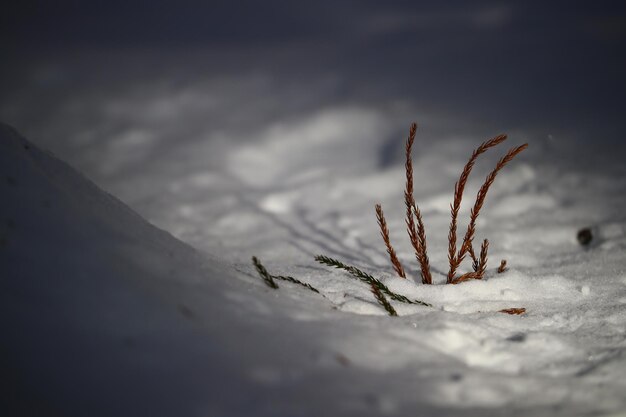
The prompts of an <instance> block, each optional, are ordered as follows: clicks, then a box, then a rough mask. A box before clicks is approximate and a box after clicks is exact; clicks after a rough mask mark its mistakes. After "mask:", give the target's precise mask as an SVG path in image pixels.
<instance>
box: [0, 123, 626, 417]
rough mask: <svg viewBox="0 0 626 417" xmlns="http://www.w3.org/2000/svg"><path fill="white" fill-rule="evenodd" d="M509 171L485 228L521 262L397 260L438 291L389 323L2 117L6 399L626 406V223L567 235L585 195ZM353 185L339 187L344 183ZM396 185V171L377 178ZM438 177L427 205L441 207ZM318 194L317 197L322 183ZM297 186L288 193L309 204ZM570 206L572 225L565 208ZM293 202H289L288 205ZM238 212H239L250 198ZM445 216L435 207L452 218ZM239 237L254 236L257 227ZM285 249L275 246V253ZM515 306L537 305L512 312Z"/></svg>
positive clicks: (295, 405)
mask: <svg viewBox="0 0 626 417" xmlns="http://www.w3.org/2000/svg"><path fill="white" fill-rule="evenodd" d="M433 164H436V161H435V162H433ZM524 172H526V171H524V170H523V169H521V170H518V171H517V174H518V175H517V176H516V178H520V177H522V178H524ZM393 174H394V175H395V174H397V172H394V173H393ZM538 177H541V176H539V175H537V174H536V173H534V172H532V171H531V173H530V174H528V175H526V178H530V179H533V180H535V179H537V178H538ZM558 177H559V176H557V175H555V176H553V177H551V179H550V181H552V183H553V184H555V182H557V181H560V182H559V183H558V187H556V188H558V189H561V190H563V187H567V184H570V187H571V186H572V185H571V184H572V183H573V184H575V186H576V187H578V189H579V190H582V191H581V192H582V193H583V194H582V196H581V197H580V199H581V200H584V199H585V197H586V196H591V195H594V194H593V193H592V192H591V191H589V193H588V194H584V192H585V190H593V192H595V193H600V194H601V195H602V193H605V194H609V193H610V194H611V195H615V194H614V193H615V191H616V190H622V189H623V188H624V185H623V184H622V183H621V182H617V183H610V184H606V183H602V182H600V183H598V182H593V181H591V180H590V181H588V182H584V181H581V180H580V179H579V178H576V177H571V176H569V177H567V176H561V177H560V180H559V178H558ZM542 178H543V177H542ZM346 181H351V180H350V179H346ZM509 181H513V182H512V183H509V186H511V187H509V188H511V189H513V190H515V193H514V194H511V195H507V194H502V195H500V197H499V198H498V200H497V201H496V202H495V203H494V208H493V210H492V212H491V213H492V214H493V215H494V216H495V217H494V218H496V219H497V220H498V221H497V223H498V224H496V225H493V224H488V225H485V227H486V228H487V230H488V232H489V234H490V237H491V236H492V235H493V234H494V233H495V236H494V241H496V242H497V241H499V242H501V244H502V247H503V248H504V250H505V251H507V253H506V255H507V257H508V258H509V259H510V265H512V267H511V270H510V271H508V272H507V273H505V274H501V275H496V274H495V273H494V272H493V271H491V272H489V271H488V276H487V278H488V279H487V280H485V281H481V282H468V283H464V284H461V285H458V286H445V285H434V286H427V287H425V286H422V285H416V284H414V283H413V282H410V281H405V280H400V279H398V278H394V277H393V276H392V275H391V274H389V273H388V271H383V272H381V274H382V276H383V279H384V280H385V282H386V283H387V285H389V286H390V288H392V289H394V290H395V291H398V292H401V293H403V294H405V295H407V296H414V297H416V298H420V299H425V300H426V301H428V302H430V303H432V304H433V305H434V306H435V307H434V308H427V307H423V306H410V307H406V308H404V309H402V308H401V307H400V308H398V312H399V313H400V315H401V317H398V318H390V317H387V316H384V311H382V310H381V309H380V306H377V304H376V302H375V300H373V299H371V294H369V291H368V289H367V288H363V287H362V285H360V284H359V283H358V282H356V283H355V282H353V281H350V279H349V278H347V277H345V275H343V274H342V273H341V272H340V271H327V270H324V269H320V268H318V267H316V266H315V265H311V266H310V267H302V266H296V267H292V266H290V264H291V262H290V260H289V259H286V260H285V261H284V263H281V262H278V261H279V259H277V258H276V257H275V258H274V259H271V262H270V264H269V265H268V267H270V269H272V271H271V272H276V273H281V272H284V271H283V270H281V268H284V270H285V271H288V272H293V273H294V274H299V277H300V278H302V279H303V280H306V281H307V282H314V283H315V284H316V286H317V287H318V288H320V290H321V292H322V293H323V294H324V295H325V297H322V296H319V295H317V294H314V293H312V292H309V291H306V290H303V289H302V288H300V287H297V286H294V285H289V284H283V285H281V288H280V289H279V290H278V291H274V290H272V289H270V288H268V287H266V286H265V285H264V284H263V282H262V281H261V280H260V279H259V278H258V277H257V276H256V275H255V274H254V273H253V269H252V268H251V266H249V265H246V264H243V263H239V264H237V265H236V266H233V265H231V264H229V263H226V262H224V261H221V260H220V259H217V258H214V257H212V256H210V255H207V254H205V253H201V252H198V251H196V250H195V249H193V248H192V247H190V246H188V245H186V244H185V243H182V242H181V241H179V240H177V239H175V238H174V237H172V236H171V235H170V234H168V233H167V232H164V231H162V230H160V229H158V228H156V227H154V226H153V225H151V224H150V223H148V222H147V221H145V220H144V219H142V218H141V217H140V216H139V215H137V214H136V213H135V212H133V211H132V210H131V209H129V208H128V207H126V206H125V205H124V204H123V203H121V202H120V201H118V200H117V199H116V198H114V197H112V196H111V195H109V194H107V193H105V192H103V191H102V190H100V189H99V188H98V187H97V186H95V185H94V184H93V183H91V182H90V181H89V180H87V179H85V178H84V177H83V176H82V175H81V174H80V173H78V172H77V171H75V170H73V169H72V168H70V167H69V166H67V165H66V164H65V163H63V162H61V161H59V160H58V159H56V158H55V157H54V156H52V155H50V154H48V153H46V152H43V151H41V150H39V149H37V148H36V147H35V146H34V145H33V144H31V143H29V142H28V141H27V140H25V139H24V138H22V137H20V136H19V135H18V134H17V133H16V132H15V131H13V130H12V129H11V128H9V127H7V126H4V125H2V126H0V195H1V198H2V204H1V205H0V222H1V223H0V324H1V329H2V339H1V341H0V370H1V375H2V378H1V380H2V385H3V395H2V397H1V398H0V414H2V415H63V416H87V415H88V416H137V415H151V416H173V415H176V416H252V415H254V416H320V415H336V416H339V415H359V416H369V415H372V416H374V415H398V416H406V415H412V416H419V415H424V416H448V415H450V416H452V415H467V416H489V415H494V416H496V415H504V414H506V415H532V416H543V415H546V416H547V415H562V416H575V415H590V414H593V415H599V414H607V413H608V414H607V415H609V414H610V413H618V412H619V411H623V410H624V409H625V408H626V399H625V398H626V380H625V379H624V377H623V375H624V374H626V360H625V358H624V352H625V351H626V325H625V324H624V323H626V275H625V273H624V270H625V268H626V265H625V261H624V257H623V249H624V247H625V244H624V236H623V234H620V233H619V230H623V226H624V223H623V222H621V221H620V220H619V219H618V220H616V222H615V223H612V224H608V225H606V224H604V225H602V226H601V229H599V230H601V231H603V232H602V233H604V234H605V240H604V241H601V242H600V244H598V245H596V246H594V247H592V248H591V249H589V250H582V249H581V248H580V247H579V246H578V245H577V243H576V241H575V234H572V233H571V232H572V231H571V229H572V225H573V224H574V223H575V222H576V221H577V220H579V219H580V217H581V213H580V211H576V210H574V211H572V210H569V209H568V208H567V207H568V206H567V204H566V203H569V204H570V205H573V200H572V199H571V198H570V200H569V201H568V200H566V199H565V198H564V197H563V195H565V194H567V193H566V192H565V191H563V195H560V194H558V193H553V192H551V191H550V190H547V189H546V188H545V187H543V186H542V185H545V184H543V183H542V182H541V181H539V180H537V182H538V183H539V186H538V187H529V186H528V181H530V180H528V181H526V182H525V183H522V184H520V185H519V186H517V187H516V186H515V184H514V181H515V180H509ZM355 184H356V181H355V183H354V184H349V185H346V184H345V182H344V183H337V184H336V185H331V187H336V188H334V189H331V190H330V195H331V198H332V194H333V193H336V192H338V191H337V190H338V189H340V188H341V187H344V188H348V189H354V187H356V185H355ZM511 184H512V185H511ZM598 184H600V185H602V184H604V185H605V187H604V188H602V187H601V186H600V187H599V186H598ZM388 185H389V183H388V182H386V179H385V178H383V179H382V185H381V187H380V188H388ZM307 187H308V186H307ZM310 187H313V188H314V189H318V188H319V184H312V185H310ZM298 188H300V191H299V192H301V193H302V194H305V193H307V192H308V191H311V189H310V188H309V189H306V187H304V188H302V185H297V187H295V188H294V189H292V190H288V191H287V193H292V194H293V193H297V191H296V190H297V189H298ZM327 191H328V184H325V187H324V192H327ZM439 191H440V190H435V192H433V193H432V194H431V198H429V199H427V200H426V202H425V204H424V206H425V207H427V210H434V211H435V214H436V213H437V210H438V209H437V207H439V206H440V204H438V201H439V200H438V199H439V198H440V197H439V196H440V192H439ZM281 193H282V194H280V193H274V194H273V195H274V196H277V197H276V198H277V199H276V198H275V199H274V200H271V198H272V194H271V193H268V194H267V196H266V197H264V199H260V200H259V201H260V203H259V204H260V207H261V209H262V210H266V211H269V212H272V213H273V214H276V211H277V209H276V207H277V204H278V203H284V199H281V198H279V197H280V196H284V194H285V191H284V190H283V191H281ZM309 195H310V197H309V198H311V199H317V200H319V199H320V193H317V194H315V193H312V194H309ZM297 197H298V196H297V195H296V198H294V199H292V200H290V201H293V202H300V201H302V200H301V199H300V198H297ZM574 200H575V199H574ZM272 201H274V202H273V203H272ZM607 201H609V200H607ZM611 201H612V202H615V201H617V202H618V203H619V202H623V201H624V198H623V197H621V198H618V199H617V200H611ZM277 202H278V203H277ZM359 203H360V202H359ZM283 206H284V204H283V205H281V204H278V207H279V208H280V209H281V210H283V209H284V207H283ZM355 206H356V205H355ZM350 207H352V208H354V206H352V205H351V206H350ZM350 207H345V209H346V210H350V209H351V208H350ZM429 207H430V209H429ZM614 207H619V204H614ZM557 209H558V210H561V211H562V215H561V216H560V217H559V218H560V219H561V220H562V223H555V220H554V217H551V216H550V213H551V212H553V211H556V210H557ZM281 210H278V212H280V213H285V212H286V213H288V212H290V210H291V206H288V207H287V209H286V210H283V211H282V212H281ZM568 210H569V211H568ZM611 210H613V212H614V213H615V212H616V211H615V208H612V209H611ZM609 211H610V210H609ZM280 213H279V214H280ZM522 213H526V214H527V213H531V214H533V215H532V217H530V218H529V217H528V215H526V217H524V216H523V215H522ZM229 215H230V216H236V215H237V212H236V207H234V208H233V211H231V212H230V213H229ZM444 215H445V210H444V211H442V213H441V218H442V219H443V218H445V216H444ZM437 216H438V215H437ZM437 216H435V215H433V216H431V220H433V219H434V221H435V224H439V223H441V224H445V221H441V222H438V220H437V219H438V217H437ZM511 218H517V219H520V218H521V220H518V223H515V222H511V221H510V219H511ZM372 219H373V217H372ZM212 221H213V222H216V221H217V220H215V219H213V220H212ZM371 222H372V224H373V223H374V221H373V220H371ZM352 224H354V222H353V223H352ZM507 224H508V225H510V226H503V225H507ZM393 227H397V225H393ZM507 227H508V228H507ZM520 228H523V230H524V233H523V234H522V233H519V229H520ZM372 229H373V230H374V232H375V227H374V226H373V227H372ZM615 230H617V232H615V233H613V235H611V231H615ZM574 231H575V228H574ZM238 233H239V237H240V238H241V237H242V236H245V230H241V231H239V232H238ZM600 235H601V233H600ZM296 236H297V235H296ZM274 238H276V239H278V238H280V235H276V236H274ZM233 242H236V241H233ZM435 242H436V243H437V241H435ZM241 243H242V247H245V245H243V243H244V241H243V240H241ZM349 246H350V243H349V242H348V243H346V247H349ZM248 249H249V248H246V249H245V250H244V251H243V252H245V251H247V250H248ZM257 249H261V248H260V247H257ZM280 249H281V248H276V247H274V248H267V247H266V248H264V250H265V251H267V253H274V254H277V253H278V254H280V253H281V251H280ZM501 251H502V249H501ZM380 252H381V253H382V252H383V249H382V248H381V250H380ZM253 254H254V253H250V254H249V256H251V255H253ZM331 254H332V253H331ZM524 254H525V255H524ZM275 256H276V255H275ZM362 256H366V255H362ZM403 256H405V257H410V254H408V255H406V254H405V255H403ZM511 256H514V257H515V259H511ZM240 258H241V261H242V262H243V261H244V260H245V259H244V258H243V255H241V257H240ZM379 258H380V259H384V257H383V256H382V255H380V256H379ZM352 260H354V259H352ZM356 260H358V261H362V260H363V259H361V258H357V259H356ZM435 261H438V260H437V259H436V258H435ZM439 261H440V260H439ZM376 262H377V261H375V262H374V263H376ZM361 263H362V262H361ZM311 264H313V261H312V260H311ZM369 266H370V267H371V266H372V263H371V262H370V265H369ZM491 266H492V267H495V266H497V261H493V260H492V265H491ZM370 270H371V269H370ZM376 272H377V273H378V272H380V271H376ZM514 306H515V307H517V306H519V307H526V308H527V309H528V313H527V314H526V315H525V316H522V317H517V316H515V317H512V316H507V315H504V314H499V313H496V311H497V310H498V309H501V308H506V307H514ZM354 313H358V314H354ZM614 415H616V414H614Z"/></svg>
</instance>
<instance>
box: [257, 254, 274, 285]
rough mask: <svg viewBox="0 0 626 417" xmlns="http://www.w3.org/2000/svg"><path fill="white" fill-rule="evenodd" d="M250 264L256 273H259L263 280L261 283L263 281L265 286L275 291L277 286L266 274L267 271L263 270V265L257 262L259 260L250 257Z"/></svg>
mask: <svg viewBox="0 0 626 417" xmlns="http://www.w3.org/2000/svg"><path fill="white" fill-rule="evenodd" d="M252 263H253V264H254V267H255V268H256V271H257V272H258V273H259V275H260V276H261V278H263V281H265V283H266V284H267V286H268V287H270V288H273V289H275V290H277V289H278V284H277V283H276V282H275V281H274V279H273V278H272V276H271V275H270V274H269V273H268V272H267V269H265V267H264V266H263V264H261V261H259V259H258V258H257V257H256V256H253V257H252Z"/></svg>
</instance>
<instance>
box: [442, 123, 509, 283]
mask: <svg viewBox="0 0 626 417" xmlns="http://www.w3.org/2000/svg"><path fill="white" fill-rule="evenodd" d="M506 138H507V137H506V135H499V136H496V137H494V138H493V139H490V140H488V141H485V142H483V143H482V144H480V146H479V147H478V148H476V149H475V150H474V152H473V153H472V156H470V159H469V161H467V163H466V164H465V167H464V168H463V171H462V172H461V176H460V177H459V180H458V181H457V182H456V184H454V201H453V203H452V205H451V206H450V212H451V214H452V219H451V221H450V232H449V233H448V260H449V262H450V270H449V271H448V282H451V281H452V279H453V278H454V275H455V274H456V269H457V268H458V267H459V265H460V264H461V262H462V261H463V258H462V257H457V255H456V229H457V218H458V215H459V210H460V208H461V200H462V199H463V191H464V190H465V185H466V184H467V180H468V178H469V175H470V173H471V172H472V168H474V164H475V163H476V159H478V157H479V156H480V155H481V154H483V153H485V152H486V151H487V150H488V149H489V148H492V147H494V146H496V145H498V144H500V143H502V142H504V141H505V140H506ZM469 253H470V255H471V257H472V259H473V261H474V263H475V264H476V265H477V263H478V260H477V259H476V256H475V255H474V250H473V248H472V247H470V248H469ZM463 256H464V255H463Z"/></svg>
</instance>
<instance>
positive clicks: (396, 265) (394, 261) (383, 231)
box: [376, 204, 406, 278]
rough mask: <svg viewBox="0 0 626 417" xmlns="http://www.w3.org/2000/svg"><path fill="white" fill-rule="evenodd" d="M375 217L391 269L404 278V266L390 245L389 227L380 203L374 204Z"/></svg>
mask: <svg viewBox="0 0 626 417" xmlns="http://www.w3.org/2000/svg"><path fill="white" fill-rule="evenodd" d="M376 219H377V220H378V226H379V227H380V235H381V236H382V238H383V241H384V242H385V246H386V247H387V253H388V254H389V259H390V260H391V265H393V269H394V270H395V271H396V274H398V276H400V277H402V278H406V274H405V273H404V268H403V267H402V264H401V263H400V261H399V260H398V256H397V255H396V251H395V250H394V249H393V246H391V241H390V240H389V228H388V227H387V222H386V221H385V214H384V213H383V208H382V207H381V205H380V204H376Z"/></svg>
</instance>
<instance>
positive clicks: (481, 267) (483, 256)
mask: <svg viewBox="0 0 626 417" xmlns="http://www.w3.org/2000/svg"><path fill="white" fill-rule="evenodd" d="M488 250H489V241H488V240H487V239H485V240H483V244H482V245H481V246H480V259H479V260H478V270H477V271H476V272H478V274H479V275H480V278H478V279H483V277H484V276H485V271H486V270H487V251H488Z"/></svg>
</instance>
